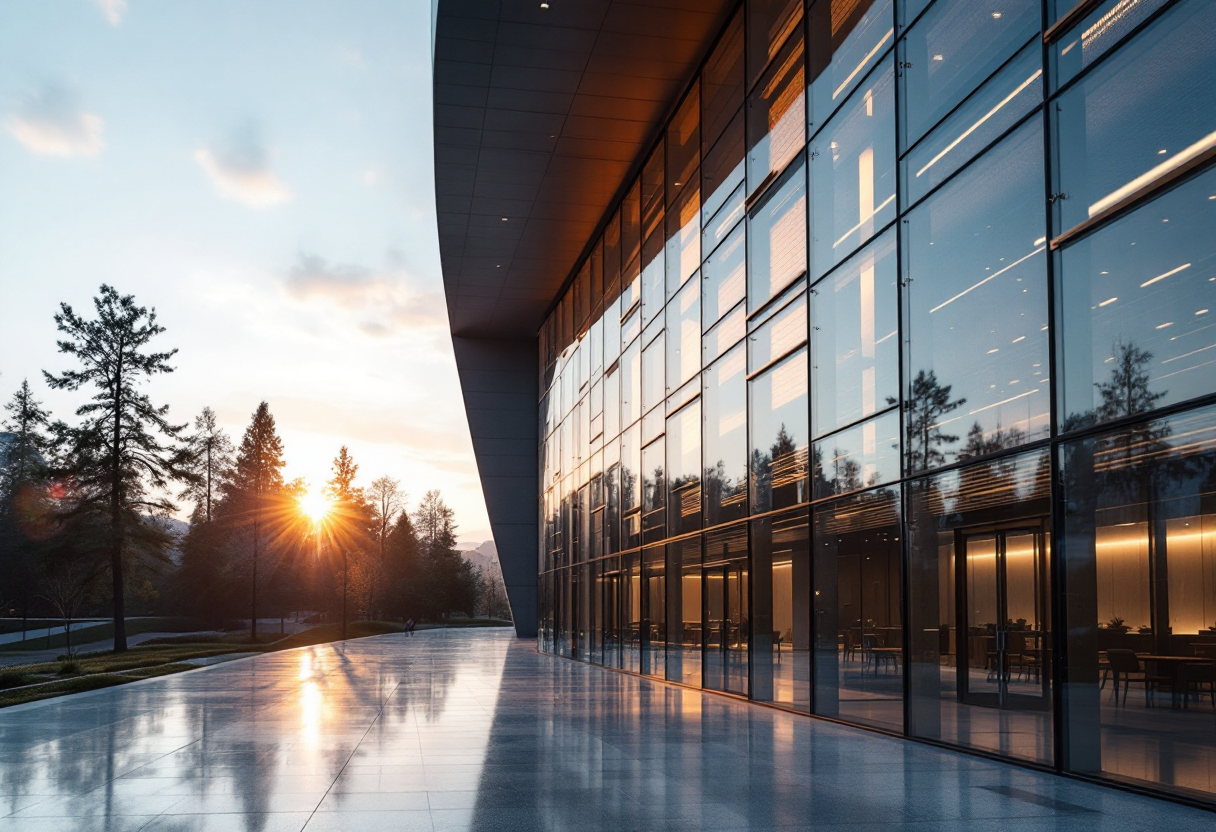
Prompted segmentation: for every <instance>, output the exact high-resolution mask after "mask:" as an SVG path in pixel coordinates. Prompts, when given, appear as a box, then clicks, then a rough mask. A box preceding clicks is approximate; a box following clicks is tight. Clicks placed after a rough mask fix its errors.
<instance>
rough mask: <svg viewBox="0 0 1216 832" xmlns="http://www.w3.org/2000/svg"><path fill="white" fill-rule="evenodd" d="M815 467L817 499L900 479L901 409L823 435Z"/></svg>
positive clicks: (815, 456)
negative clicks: (828, 434)
mask: <svg viewBox="0 0 1216 832" xmlns="http://www.w3.org/2000/svg"><path fill="white" fill-rule="evenodd" d="M813 467H814V474H815V497H816V499H818V498H820V497H827V496H830V495H832V494H846V493H848V492H850V491H857V490H859V489H862V488H872V487H874V486H876V485H881V484H882V483H884V482H891V481H892V480H897V479H899V411H898V410H891V411H889V412H887V413H884V414H883V415H881V416H879V417H877V418H875V419H871V420H869V421H868V422H862V423H861V424H860V425H854V426H853V427H851V428H845V429H844V430H842V431H840V432H839V433H834V434H832V435H831V436H826V437H824V438H823V439H820V440H819V441H817V442H816V443H815V447H814V462H813Z"/></svg>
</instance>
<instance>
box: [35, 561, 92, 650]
mask: <svg viewBox="0 0 1216 832" xmlns="http://www.w3.org/2000/svg"><path fill="white" fill-rule="evenodd" d="M94 577H96V572H95V571H94V570H91V569H88V568H87V567H86V566H85V565H84V564H83V563H80V562H79V561H73V562H71V563H67V564H64V565H62V566H60V567H59V568H56V569H53V570H52V571H51V572H50V574H49V575H47V577H46V578H45V580H44V581H43V589H42V597H43V599H45V600H46V602H47V603H48V604H50V605H51V607H52V608H53V609H54V610H55V612H56V613H58V614H59V617H60V618H61V619H62V620H63V625H64V626H63V629H64V633H65V637H66V639H67V651H68V658H69V659H70V658H72V622H73V621H75V620H76V619H77V618H78V617H79V616H80V611H81V610H82V609H83V608H84V606H85V604H87V603H88V602H89V600H90V599H91V597H92V595H93V579H94Z"/></svg>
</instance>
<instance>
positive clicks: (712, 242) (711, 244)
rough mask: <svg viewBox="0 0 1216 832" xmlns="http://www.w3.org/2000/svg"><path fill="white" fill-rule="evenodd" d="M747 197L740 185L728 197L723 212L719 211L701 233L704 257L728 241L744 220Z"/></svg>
mask: <svg viewBox="0 0 1216 832" xmlns="http://www.w3.org/2000/svg"><path fill="white" fill-rule="evenodd" d="M745 195H746V194H745V193H744V190H743V184H742V183H740V184H739V187H737V188H735V190H734V192H733V193H732V194H731V195H730V196H729V197H727V199H726V202H725V204H724V205H723V206H722V210H720V211H718V213H717V215H715V216H714V218H713V219H712V220H710V221H709V222H708V223H707V224H706V226H705V228H704V230H702V231H701V252H702V254H703V255H708V254H709V253H710V252H712V251H713V250H714V249H716V248H717V247H718V245H719V244H720V243H721V242H722V241H723V240H725V239H726V235H727V234H729V233H730V232H731V231H733V230H734V229H735V226H736V225H737V224H738V223H739V220H741V219H743V215H744V213H745V208H746V204H747V203H746V202H745V200H744V196H745Z"/></svg>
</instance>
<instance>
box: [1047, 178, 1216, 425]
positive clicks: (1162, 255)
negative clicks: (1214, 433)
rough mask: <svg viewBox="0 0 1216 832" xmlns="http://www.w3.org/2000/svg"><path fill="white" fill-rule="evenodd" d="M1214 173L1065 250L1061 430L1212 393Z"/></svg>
mask: <svg viewBox="0 0 1216 832" xmlns="http://www.w3.org/2000/svg"><path fill="white" fill-rule="evenodd" d="M1214 196H1216V170H1209V171H1207V172H1206V173H1204V174H1203V175H1202V176H1199V177H1198V178H1195V179H1192V180H1190V181H1189V182H1187V183H1185V184H1183V185H1181V186H1180V187H1178V188H1175V189H1173V190H1171V191H1170V192H1168V193H1167V194H1165V195H1164V196H1162V197H1160V198H1159V199H1156V200H1154V201H1153V202H1150V203H1148V204H1147V205H1145V206H1143V207H1141V208H1139V209H1137V210H1136V212H1135V213H1133V214H1131V215H1130V216H1126V217H1123V218H1122V219H1120V220H1118V221H1116V222H1114V223H1112V224H1110V225H1108V226H1106V227H1104V228H1102V229H1101V230H1100V231H1098V232H1096V233H1094V234H1090V235H1088V236H1086V237H1083V238H1082V239H1080V240H1078V241H1077V242H1075V243H1072V244H1071V245H1069V246H1068V247H1066V248H1065V249H1064V250H1063V251H1062V252H1061V253H1060V255H1059V258H1060V259H1059V269H1058V271H1057V275H1056V280H1057V289H1056V292H1057V293H1058V295H1059V297H1060V303H1061V311H1062V316H1061V319H1060V324H1059V326H1060V330H1061V338H1060V344H1061V347H1062V350H1061V352H1062V354H1063V373H1062V375H1063V385H1062V396H1061V404H1062V410H1061V414H1060V415H1061V427H1062V429H1064V430H1072V429H1075V428H1080V427H1085V426H1088V425H1091V424H1094V423H1095V422H1105V421H1109V420H1111V419H1118V418H1121V417H1124V416H1134V415H1136V414H1138V413H1144V412H1147V411H1150V410H1153V409H1155V408H1158V407H1164V406H1166V405H1170V404H1174V403H1175V402H1180V401H1186V400H1187V399H1192V398H1195V397H1197V396H1203V395H1207V394H1209V393H1212V392H1213V391H1214V390H1216V277H1214V276H1216V235H1214V234H1213V233H1212V232H1213V229H1216V200H1214V199H1213V197H1214Z"/></svg>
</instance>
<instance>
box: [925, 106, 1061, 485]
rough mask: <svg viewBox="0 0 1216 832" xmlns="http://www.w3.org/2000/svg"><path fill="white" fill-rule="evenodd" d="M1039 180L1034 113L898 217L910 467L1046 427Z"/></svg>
mask: <svg viewBox="0 0 1216 832" xmlns="http://www.w3.org/2000/svg"><path fill="white" fill-rule="evenodd" d="M1042 182H1043V138H1042V133H1041V132H1040V125H1039V122H1038V121H1037V120H1036V121H1034V122H1032V123H1031V124H1028V125H1026V126H1024V127H1022V128H1021V129H1020V130H1018V131H1017V132H1016V133H1014V134H1013V135H1011V136H1010V137H1009V138H1007V139H1006V140H1005V141H1004V142H1002V143H1001V144H1000V145H998V146H997V147H996V148H994V149H993V150H992V151H990V152H989V153H988V154H986V155H985V156H984V157H982V158H981V159H980V160H979V161H978V162H977V163H976V164H975V165H972V166H971V167H969V168H968V169H967V171H966V172H965V173H963V174H961V175H960V176H958V177H957V178H955V179H954V180H952V181H951V182H950V184H949V185H947V186H946V187H944V188H942V189H941V190H940V191H938V192H937V193H936V194H934V195H933V197H932V198H931V199H929V200H927V201H926V202H924V203H922V204H921V205H920V206H919V207H917V208H916V209H915V210H914V211H912V213H911V214H910V215H909V217H908V219H907V220H905V225H906V232H907V236H906V238H905V259H904V264H905V266H904V267H905V269H906V272H905V274H906V276H907V285H908V288H907V289H905V291H904V302H905V304H906V308H907V313H906V314H907V336H906V337H907V339H908V343H909V349H908V358H909V365H910V368H909V369H910V374H909V377H908V378H909V383H908V386H907V390H906V391H905V394H904V395H905V397H906V398H905V403H904V408H905V410H906V412H907V415H906V417H905V420H904V427H905V430H906V431H907V445H906V447H905V451H906V453H907V464H908V468H909V470H911V471H921V470H925V469H926V468H933V467H937V466H938V465H942V464H947V463H950V462H953V461H955V460H959V459H967V458H969V457H974V456H982V455H984V454H986V453H992V452H994V451H997V450H1000V449H1003V448H1011V447H1015V446H1017V445H1020V444H1022V443H1024V442H1027V441H1031V440H1034V439H1037V438H1039V437H1041V436H1045V435H1046V434H1047V431H1048V427H1049V424H1048V423H1049V421H1050V419H1049V412H1050V404H1049V400H1050V398H1051V396H1050V393H1049V388H1048V381H1049V375H1050V374H1049V373H1048V371H1047V367H1048V345H1047V341H1048V333H1047V329H1048V324H1047V278H1046V257H1045V255H1044V251H1045V250H1046V244H1045V241H1044V239H1043V231H1044V227H1045V219H1044V207H1045V206H1044V201H1043V189H1042ZM997 310H1000V313H999V314H996V311H997Z"/></svg>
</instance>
